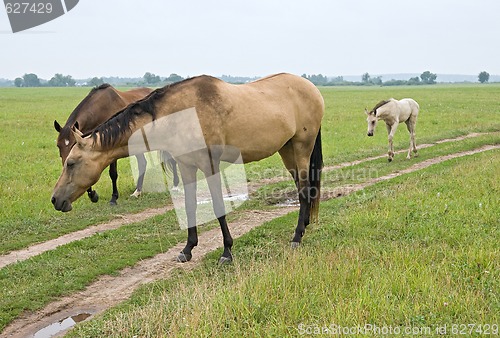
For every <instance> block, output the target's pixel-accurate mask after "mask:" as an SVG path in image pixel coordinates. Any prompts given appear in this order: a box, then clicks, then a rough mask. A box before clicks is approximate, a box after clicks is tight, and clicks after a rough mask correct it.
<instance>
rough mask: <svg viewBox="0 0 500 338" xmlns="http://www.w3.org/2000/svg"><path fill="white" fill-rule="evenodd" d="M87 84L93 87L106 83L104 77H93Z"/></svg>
mask: <svg viewBox="0 0 500 338" xmlns="http://www.w3.org/2000/svg"><path fill="white" fill-rule="evenodd" d="M87 84H88V85H90V86H92V87H98V86H100V85H102V84H104V80H103V79H102V77H93V78H92V79H91V80H90V81H89V82H87Z"/></svg>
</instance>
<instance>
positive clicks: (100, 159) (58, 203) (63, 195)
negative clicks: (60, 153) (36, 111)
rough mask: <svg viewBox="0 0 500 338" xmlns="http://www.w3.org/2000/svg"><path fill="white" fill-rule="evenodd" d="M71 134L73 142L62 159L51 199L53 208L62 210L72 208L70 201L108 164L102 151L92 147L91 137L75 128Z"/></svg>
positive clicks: (98, 175)
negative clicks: (61, 167)
mask: <svg viewBox="0 0 500 338" xmlns="http://www.w3.org/2000/svg"><path fill="white" fill-rule="evenodd" d="M71 134H72V136H73V138H74V140H75V144H74V146H73V147H72V148H71V151H70V152H69V154H68V156H67V158H66V160H65V161H64V164H63V171H62V173H61V176H60V177H59V180H58V181H57V183H56V186H55V188H54V191H53V193H52V199H51V201H52V204H54V208H56V210H60V211H63V212H66V211H70V210H71V209H72V206H71V203H72V202H74V201H75V200H76V199H78V197H80V196H81V195H83V193H84V192H85V191H86V190H87V189H88V188H89V187H90V186H92V185H93V184H95V183H96V182H97V181H98V180H99V177H100V176H101V173H102V171H103V170H104V169H105V168H106V167H107V166H108V165H109V163H108V162H106V160H105V156H102V155H103V152H101V151H100V150H98V149H96V148H95V147H94V142H93V139H92V138H90V137H88V138H83V137H82V136H81V133H80V132H79V131H78V130H76V129H72V132H71Z"/></svg>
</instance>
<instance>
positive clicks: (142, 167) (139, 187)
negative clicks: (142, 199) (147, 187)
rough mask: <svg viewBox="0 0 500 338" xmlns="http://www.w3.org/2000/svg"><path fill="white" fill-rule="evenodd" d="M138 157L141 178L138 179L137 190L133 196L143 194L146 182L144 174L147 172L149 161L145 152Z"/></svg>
mask: <svg viewBox="0 0 500 338" xmlns="http://www.w3.org/2000/svg"><path fill="white" fill-rule="evenodd" d="M135 157H136V158H137V169H138V170H139V178H138V179H137V185H136V187H135V191H134V193H133V194H132V195H130V196H133V197H139V196H141V194H142V186H143V184H144V174H145V173H146V166H147V164H148V161H147V160H146V156H144V154H139V155H136V156H135Z"/></svg>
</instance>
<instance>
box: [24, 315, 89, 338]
mask: <svg viewBox="0 0 500 338" xmlns="http://www.w3.org/2000/svg"><path fill="white" fill-rule="evenodd" d="M90 316H92V314H91V313H79V314H77V315H75V316H70V317H67V318H64V319H63V320H60V321H58V322H57V323H53V324H50V325H49V326H46V327H44V328H43V329H41V330H38V331H37V332H36V333H35V334H34V335H33V338H49V337H53V336H55V335H56V334H58V333H60V332H62V331H64V330H67V329H69V328H70V327H72V326H74V325H75V324H76V323H80V322H83V321H84V320H85V319H87V318H89V317H90Z"/></svg>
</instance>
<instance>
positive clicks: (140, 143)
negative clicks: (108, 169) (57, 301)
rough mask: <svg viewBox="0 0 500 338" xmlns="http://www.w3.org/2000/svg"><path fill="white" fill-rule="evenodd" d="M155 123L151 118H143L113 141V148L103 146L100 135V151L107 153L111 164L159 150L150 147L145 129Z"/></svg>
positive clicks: (133, 123) (138, 119)
mask: <svg viewBox="0 0 500 338" xmlns="http://www.w3.org/2000/svg"><path fill="white" fill-rule="evenodd" d="M152 121H153V119H152V117H151V116H146V115H145V116H141V117H139V118H137V119H136V120H135V121H134V122H132V123H131V124H130V125H129V127H128V128H126V129H124V131H122V132H120V133H119V135H117V136H116V139H115V141H113V146H111V147H109V148H107V147H106V146H103V145H102V144H101V138H100V134H98V136H97V137H98V139H99V140H98V142H97V144H98V146H97V148H98V150H99V151H101V152H103V153H106V154H107V155H106V156H107V157H109V159H110V162H109V163H111V162H113V161H114V160H117V159H120V158H124V157H129V156H131V155H137V154H142V153H145V152H147V151H151V150H157V149H150V148H149V147H148V143H147V138H146V135H145V134H144V131H143V127H144V126H145V125H147V124H148V123H151V122H152Z"/></svg>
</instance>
